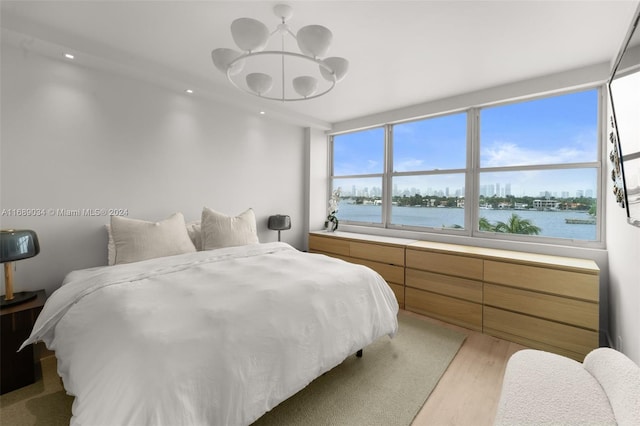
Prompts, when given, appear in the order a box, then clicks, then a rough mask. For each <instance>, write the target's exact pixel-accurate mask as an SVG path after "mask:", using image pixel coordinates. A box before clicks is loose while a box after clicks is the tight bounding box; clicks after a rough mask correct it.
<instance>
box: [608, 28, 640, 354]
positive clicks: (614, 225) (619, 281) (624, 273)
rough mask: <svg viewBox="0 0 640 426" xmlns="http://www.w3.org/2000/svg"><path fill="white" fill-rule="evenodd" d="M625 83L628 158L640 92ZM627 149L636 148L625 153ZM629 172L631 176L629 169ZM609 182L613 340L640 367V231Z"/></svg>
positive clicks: (620, 103) (621, 90) (638, 131)
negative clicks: (632, 223) (633, 224)
mask: <svg viewBox="0 0 640 426" xmlns="http://www.w3.org/2000/svg"><path fill="white" fill-rule="evenodd" d="M636 31H638V30H636ZM625 58H633V61H629V62H627V65H628V64H629V63H635V64H639V63H640V48H639V49H636V50H635V56H634V55H630V56H627V54H625ZM622 81H623V82H620V83H618V84H617V85H616V86H614V89H615V90H614V94H615V95H614V96H615V97H614V102H615V105H616V118H617V119H618V125H620V123H623V124H624V126H623V127H624V130H626V133H621V134H620V143H621V145H622V152H623V153H627V154H628V153H629V152H633V151H636V150H637V149H638V142H639V141H640V123H638V121H637V111H638V108H637V107H638V93H639V92H638V90H637V89H636V88H635V87H633V86H632V85H631V84H632V83H633V82H634V81H635V82H636V83H635V84H636V85H637V77H636V78H630V76H627V77H626V78H625V79H623V80H622ZM625 95H628V96H627V97H625ZM634 111H635V114H634V113H633V112H634ZM625 114H626V115H627V116H625ZM621 120H623V121H621ZM607 122H608V121H607ZM621 130H622V129H621ZM608 131H611V129H610V128H609V129H608ZM607 140H608V139H607ZM625 147H633V148H632V149H631V148H630V149H629V150H628V151H625ZM612 148H613V146H612V145H611V143H607V154H608V153H609V152H610V151H611V149H612ZM607 164H608V170H607V176H611V171H612V168H613V165H612V164H611V163H610V162H608V163H607ZM626 172H627V173H628V175H629V174H631V171H630V170H629V168H627V170H626ZM607 182H608V184H607V248H608V251H609V306H610V312H611V314H610V324H611V327H610V328H611V340H612V344H613V345H614V346H615V347H616V348H617V349H619V350H621V351H622V352H624V353H625V354H626V355H627V356H629V357H630V358H631V359H633V360H634V361H635V362H636V363H637V364H638V365H640V261H639V260H640V227H635V226H632V225H630V224H629V223H627V212H626V209H624V208H621V207H619V206H618V204H617V203H616V200H615V197H614V195H613V191H612V190H613V181H612V180H611V179H608V180H607ZM627 183H629V181H627Z"/></svg>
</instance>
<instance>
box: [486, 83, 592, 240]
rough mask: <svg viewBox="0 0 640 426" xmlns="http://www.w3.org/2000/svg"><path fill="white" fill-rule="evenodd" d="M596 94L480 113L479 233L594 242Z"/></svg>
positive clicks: (564, 96) (540, 101) (507, 106)
mask: <svg viewBox="0 0 640 426" xmlns="http://www.w3.org/2000/svg"><path fill="white" fill-rule="evenodd" d="M598 96H599V93H598V91H597V90H589V91H585V92H577V93H571V94H566V95H560V96H553V97H547V98H542V99H537V100H532V101H526V102H519V103H512V104H507V105H502V106H496V107H490V108H482V109H481V110H480V169H479V186H478V188H479V193H478V203H477V205H478V208H479V214H478V217H479V220H478V223H479V230H480V231H481V232H504V233H510V234H526V235H539V236H543V237H554V238H566V239H572V240H588V241H589V240H590V241H593V240H596V239H597V237H598V234H597V232H596V229H597V227H596V211H597V200H598V182H599V168H598V166H599V164H598Z"/></svg>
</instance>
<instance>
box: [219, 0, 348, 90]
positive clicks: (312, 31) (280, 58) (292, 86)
mask: <svg viewBox="0 0 640 426" xmlns="http://www.w3.org/2000/svg"><path fill="white" fill-rule="evenodd" d="M273 11H274V13H275V14H276V16H278V18H279V19H280V23H279V24H278V25H277V27H276V28H275V29H274V30H273V31H269V29H268V28H267V26H266V25H264V24H263V23H262V22H260V21H258V20H256V19H253V18H238V19H235V20H234V21H233V22H232V23H231V36H232V38H233V41H234V43H235V44H236V45H237V47H238V48H239V49H240V51H237V50H235V49H230V48H225V47H223V48H217V49H213V51H212V52H211V59H212V60H213V64H214V66H215V68H216V69H218V70H219V71H220V72H222V73H223V74H225V75H226V77H227V79H228V80H229V82H230V83H231V84H233V85H234V86H235V87H237V88H238V89H241V90H243V91H245V92H247V93H250V94H252V95H255V96H259V97H261V98H264V99H269V100H277V101H282V102H287V101H301V100H308V99H314V98H317V97H320V96H323V95H325V94H327V93H329V92H330V91H331V90H332V89H333V88H334V87H335V85H336V83H338V82H340V81H342V79H344V77H345V76H346V74H347V72H348V69H349V61H347V60H346V59H345V58H341V57H337V56H334V57H328V58H325V56H326V54H327V52H328V51H329V47H330V46H331V42H332V39H333V34H332V33H331V31H330V30H329V29H328V28H326V27H324V26H322V25H307V26H304V27H302V28H300V29H299V30H298V31H297V33H295V32H294V31H293V30H292V28H291V26H290V25H289V24H288V22H287V21H288V20H289V19H290V18H291V17H292V16H293V9H292V8H291V7H290V6H288V5H283V4H279V5H276V6H275V7H274V8H273ZM277 36H279V37H277ZM272 38H280V39H281V40H280V43H278V44H279V45H278V46H277V48H276V49H270V48H268V47H267V46H268V45H269V43H270V41H271V39H272ZM289 38H291V39H293V42H291V41H289V44H293V45H295V46H296V47H297V48H298V49H299V52H297V51H292V50H287V49H286V48H285V47H286V45H287V41H288V39H289ZM314 74H315V75H314ZM271 92H275V93H276V94H271Z"/></svg>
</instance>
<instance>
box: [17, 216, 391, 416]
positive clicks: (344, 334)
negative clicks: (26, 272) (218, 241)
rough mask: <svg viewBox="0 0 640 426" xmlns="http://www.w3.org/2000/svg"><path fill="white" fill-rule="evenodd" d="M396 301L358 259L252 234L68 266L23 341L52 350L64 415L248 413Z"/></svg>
mask: <svg viewBox="0 0 640 426" xmlns="http://www.w3.org/2000/svg"><path fill="white" fill-rule="evenodd" d="M112 224H113V222H112ZM397 312H398V303H397V301H396V298H395V296H394V294H393V292H392V290H391V289H390V288H389V286H388V285H387V283H386V282H385V281H384V280H383V279H382V278H381V277H380V275H378V274H377V273H376V272H374V271H372V270H371V269H369V268H366V267H364V266H360V265H354V264H351V263H347V262H344V261H342V260H339V259H334V258H330V257H327V256H324V255H320V254H310V253H303V252H300V251H298V250H296V249H295V248H293V247H291V246H290V245H288V244H286V243H281V242H273V243H254V244H246V245H240V246H232V247H222V248H215V249H208V250H201V251H191V250H188V252H186V253H182V254H175V255H170V256H162V257H156V258H152V259H146V260H139V261H134V262H130V263H123V264H116V265H113V266H103V267H97V268H91V269H85V270H78V271H74V272H71V273H69V274H68V275H67V277H66V278H65V280H64V283H63V285H62V286H61V287H60V288H59V289H58V290H56V291H55V292H54V293H53V294H52V295H51V296H50V297H49V299H48V300H47V303H46V304H45V306H44V308H43V311H42V313H41V314H40V316H39V317H38V319H37V321H36V324H35V326H34V329H33V332H32V334H31V336H30V337H29V339H28V340H27V341H26V342H25V343H24V345H27V344H30V343H33V342H37V341H43V342H45V344H46V346H47V347H48V348H49V349H51V350H54V351H55V354H56V358H57V360H58V373H59V375H60V376H61V377H62V380H63V383H64V387H65V389H66V391H67V392H68V393H69V394H71V395H73V396H75V399H74V403H73V408H72V420H71V424H78V425H99V424H118V425H127V424H134V425H141V424H154V425H178V424H185V425H186V424H188V425H248V424H251V423H252V422H254V421H255V420H256V419H258V418H259V417H260V416H262V415H263V414H264V413H265V412H267V411H269V410H270V409H272V408H273V407H275V406H276V405H278V404H279V403H280V402H282V401H284V400H285V399H287V398H289V397H290V396H292V395H293V394H295V393H296V392H298V391H299V390H301V389H302V388H304V387H305V386H306V385H308V384H309V383H310V382H311V381H312V380H314V379H315V378H316V377H318V376H319V375H321V374H323V373H324V372H326V371H328V370H330V369H331V368H333V367H335V366H336V365H338V364H340V363H341V362H342V361H343V360H344V359H345V358H346V357H348V356H351V355H353V354H354V353H356V352H357V351H358V350H360V349H362V348H365V355H364V356H366V346H367V345H368V344H370V343H371V342H373V341H374V340H376V339H378V338H381V337H383V336H390V337H393V336H394V334H395V333H396V331H397V327H398V323H397ZM24 345H23V346H24Z"/></svg>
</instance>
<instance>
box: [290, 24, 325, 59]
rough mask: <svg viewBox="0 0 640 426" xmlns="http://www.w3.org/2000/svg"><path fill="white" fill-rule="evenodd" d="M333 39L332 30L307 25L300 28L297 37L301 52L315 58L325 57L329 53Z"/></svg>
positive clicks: (320, 26)
mask: <svg viewBox="0 0 640 426" xmlns="http://www.w3.org/2000/svg"><path fill="white" fill-rule="evenodd" d="M332 38H333V34H332V33H331V30H329V28H327V27H323V26H322V25H307V26H306V27H302V28H300V29H299V30H298V34H297V35H296V40H297V41H298V47H299V48H300V51H302V53H304V54H305V55H309V56H312V57H314V58H318V57H323V56H324V55H325V54H326V53H327V50H329V46H330V45H331V39H332Z"/></svg>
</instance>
